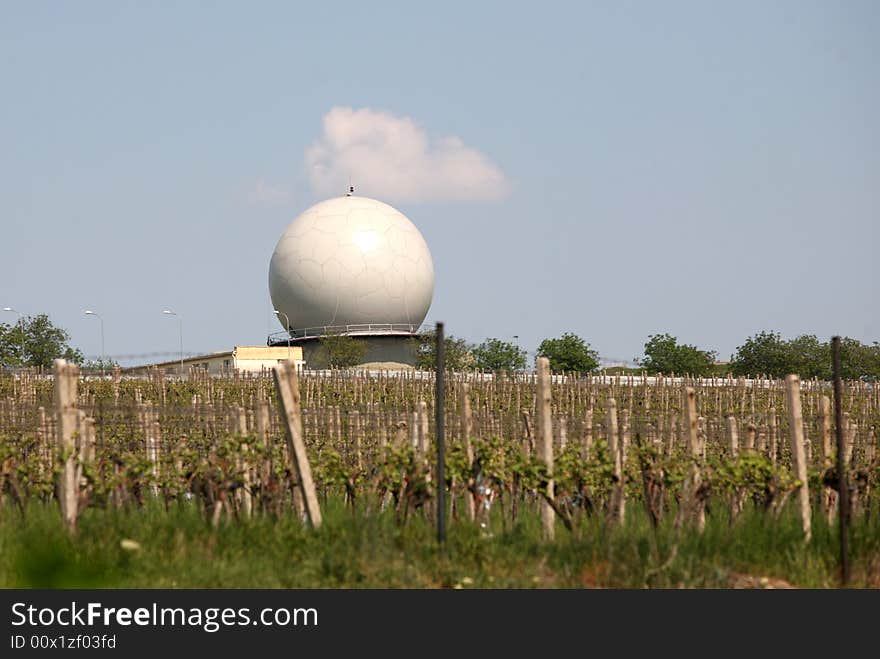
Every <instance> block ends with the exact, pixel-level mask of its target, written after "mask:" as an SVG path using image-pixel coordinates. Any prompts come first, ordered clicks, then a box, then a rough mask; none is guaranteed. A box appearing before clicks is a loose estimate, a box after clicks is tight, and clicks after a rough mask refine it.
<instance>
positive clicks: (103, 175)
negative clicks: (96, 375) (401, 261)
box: [0, 1, 880, 358]
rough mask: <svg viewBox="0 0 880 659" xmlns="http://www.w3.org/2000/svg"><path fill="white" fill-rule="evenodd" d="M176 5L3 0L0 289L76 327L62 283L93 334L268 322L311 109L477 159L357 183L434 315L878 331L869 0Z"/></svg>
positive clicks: (628, 352) (314, 114)
mask: <svg viewBox="0 0 880 659" xmlns="http://www.w3.org/2000/svg"><path fill="white" fill-rule="evenodd" d="M174 5H176V6H174ZM174 5H173V4H172V3H153V4H150V5H147V4H146V3H124V2H106V3H97V2H83V3H55V2H49V3H42V2H27V3H16V4H13V3H4V4H3V6H2V8H0V81H2V90H3V92H2V97H3V102H2V103H0V222H2V234H0V248H2V255H3V256H2V259H0V307H2V306H6V305H10V306H13V307H16V308H17V309H19V310H21V311H23V312H24V313H27V314H34V313H41V312H45V313H49V314H50V315H51V317H52V319H53V320H54V321H55V322H56V323H58V324H60V325H61V326H63V327H65V328H66V329H68V330H69V331H70V333H71V335H72V338H73V341H72V342H73V343H74V344H75V345H78V346H80V347H82V349H83V350H84V351H85V352H86V353H87V354H90V355H94V354H97V353H99V351H100V344H99V334H98V331H97V327H96V321H95V320H94V319H92V318H89V317H87V316H84V315H83V310H84V309H86V308H93V309H95V310H96V311H98V312H99V313H101V314H102V315H103V317H104V320H105V330H106V344H107V346H106V351H107V353H108V354H111V355H122V354H139V353H148V352H161V351H167V352H174V351H176V349H177V326H176V324H175V323H174V322H173V321H172V320H171V319H169V318H167V317H165V316H163V315H162V314H161V310H162V309H163V308H166V307H171V308H173V309H175V310H176V311H178V312H179V313H181V314H182V315H183V317H184V321H183V323H184V343H185V350H186V351H187V352H189V351H209V350H219V349H225V348H228V347H230V346H231V345H234V344H261V343H263V342H264V341H265V336H266V334H267V331H270V330H271V331H276V330H277V329H280V326H278V325H277V323H276V321H275V320H274V319H273V318H272V317H271V314H270V307H269V301H268V289H267V282H266V278H267V270H268V263H269V258H270V256H271V253H272V250H273V249H274V246H275V243H276V241H277V240H278V237H279V236H280V235H281V233H282V231H283V230H284V228H285V227H286V226H287V224H288V223H289V222H290V221H292V220H293V219H294V217H296V216H297V215H298V214H299V213H300V212H301V211H303V210H304V209H305V208H307V207H308V206H310V205H312V204H313V203H315V202H316V201H319V200H320V199H322V198H324V197H325V196H326V189H327V186H328V185H330V186H331V187H332V180H331V181H330V182H329V183H328V182H327V181H323V182H316V181H315V180H314V176H312V174H313V172H312V171H311V170H310V169H309V166H308V159H307V152H308V150H309V149H310V147H312V146H313V145H315V144H316V143H319V142H320V140H321V139H322V136H324V132H325V128H324V124H323V121H324V119H325V117H327V116H328V114H329V113H330V112H331V111H332V110H333V108H352V109H353V110H355V111H357V110H364V109H369V111H370V112H369V113H368V115H367V116H368V118H369V116H383V117H390V118H391V120H393V121H399V122H406V121H407V120H410V121H411V123H412V124H413V125H415V126H416V127H417V129H418V131H420V134H423V135H424V136H425V139H426V140H427V142H426V143H427V144H428V147H427V148H429V149H434V148H436V146H437V144H441V143H445V142H443V140H444V138H448V137H455V138H457V139H458V141H457V142H455V143H456V144H459V145H460V147H461V149H463V150H465V151H467V152H468V153H471V154H474V153H475V154H477V155H478V156H479V157H480V158H482V159H483V160H482V161H481V162H482V163H483V165H484V168H487V169H484V170H483V173H484V174H485V171H488V170H491V171H492V172H495V173H496V174H498V176H500V177H502V179H503V181H502V184H499V185H496V186H495V187H494V188H492V189H491V190H490V189H488V188H487V189H481V188H480V182H481V181H483V180H484V179H481V178H480V176H481V173H480V172H479V171H478V172H477V173H476V174H475V178H474V180H475V181H476V183H475V184H474V189H473V190H470V191H469V192H468V193H467V194H459V195H456V194H453V193H452V192H451V191H450V187H449V186H448V185H447V186H445V187H444V185H443V181H442V180H441V178H442V177H440V176H439V175H438V177H437V178H436V179H432V184H431V185H434V184H436V189H434V188H432V187H431V186H430V185H425V186H422V187H424V188H425V189H424V191H423V193H422V191H421V188H420V190H418V191H416V192H415V193H413V192H412V191H410V192H408V193H401V191H400V189H399V188H396V187H394V186H391V187H389V185H391V183H392V181H391V179H390V178H389V180H388V181H387V184H384V183H383V182H382V181H381V179H379V180H376V181H372V182H371V184H372V185H373V188H374V189H365V188H364V187H359V189H358V192H359V193H360V194H364V195H366V196H372V197H376V198H379V199H382V200H384V201H387V202H389V203H391V204H393V205H394V206H396V207H397V208H399V209H400V210H401V211H403V212H404V213H406V214H407V216H409V217H410V218H411V219H412V220H413V221H414V222H415V223H416V224H417V225H418V227H419V228H420V229H421V231H422V233H423V234H424V236H425V238H426V240H427V242H428V244H429V246H430V247H431V250H432V253H433V257H434V265H435V274H436V286H435V296H434V303H433V306H432V307H431V310H430V311H429V313H428V321H429V322H433V321H436V320H443V321H444V322H445V323H446V326H447V332H451V333H452V334H455V335H457V336H462V337H465V338H467V339H469V340H472V341H480V340H482V339H484V338H486V337H498V338H502V339H510V338H511V337H512V336H513V335H518V336H519V343H520V345H522V346H523V347H526V348H528V349H529V350H531V351H534V349H535V348H536V347H537V345H538V343H539V342H540V340H541V339H543V338H546V337H552V336H558V335H560V334H562V333H563V332H566V331H571V332H575V333H577V334H579V335H581V336H583V337H584V338H585V339H586V340H587V341H589V342H590V344H591V345H592V346H593V347H594V348H596V349H597V350H599V352H600V353H601V354H602V355H603V356H604V357H608V358H632V357H634V356H636V355H639V354H640V353H641V349H642V346H643V344H644V342H645V341H646V339H647V337H648V335H649V334H652V333H658V332H669V333H671V334H673V335H676V336H678V337H679V338H680V339H681V340H682V341H685V342H688V343H695V344H697V345H699V346H701V347H703V348H706V349H712V350H716V351H718V353H719V356H720V357H721V358H727V357H729V355H730V354H731V353H732V352H733V351H734V350H735V348H736V346H737V345H739V344H741V343H742V341H743V340H744V339H745V338H746V337H748V336H750V335H753V334H755V333H756V332H758V331H761V330H765V329H766V330H775V331H779V332H781V333H782V334H783V335H784V336H794V335H796V334H800V333H805V332H806V333H815V334H817V335H819V336H820V337H821V338H827V337H828V336H830V335H831V334H834V333H840V334H843V335H848V336H851V337H854V338H857V339H860V340H862V341H869V342H870V341H876V340H880V311H878V309H880V305H878V268H877V265H876V252H877V247H878V229H877V226H878V221H880V203H878V202H880V134H878V123H880V122H878V117H880V40H878V39H877V34H880V5H878V4H877V3H875V2H856V1H852V2H830V1H829V2H806V1H799V2H774V3H765V2H736V3H732V2H730V3H719V2H663V3H660V2H633V3H627V2H602V3H597V2H584V3H580V2H578V3H557V2H542V3H530V4H522V5H520V4H515V3H472V2H461V3H458V2H445V3H430V4H427V3H426V4H424V5H422V6H419V5H418V4H416V3H411V2H408V3H327V4H325V3H289V2H279V3H269V2H254V3H210V4H207V3H195V2H191V3H174ZM382 155H383V156H386V157H389V158H393V157H394V155H395V154H393V153H390V154H389V153H384V152H383V154H382ZM430 155H431V154H430V153H429V154H427V156H426V157H425V158H424V159H423V162H424V163H427V164H425V165H424V167H425V172H426V173H427V174H431V173H432V172H433V171H434V170H432V169H431V168H432V167H434V165H432V164H431V163H432V162H434V161H433V160H431V159H430V157H429V156H430ZM420 162H422V161H420ZM389 177H390V174H389ZM486 180H488V179H486ZM495 182H496V183H498V180H497V179H495ZM355 183H356V184H357V181H355ZM346 184H347V181H344V182H342V183H341V186H340V190H339V192H340V193H341V192H343V191H344V186H345V185H346ZM487 186H489V187H491V186H490V185H489V184H488V183H487ZM462 197H463V198H462ZM0 320H3V321H5V322H14V320H15V316H14V315H13V314H4V315H3V317H2V318H0Z"/></svg>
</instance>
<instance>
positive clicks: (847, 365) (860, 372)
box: [828, 337, 880, 380]
mask: <svg viewBox="0 0 880 659" xmlns="http://www.w3.org/2000/svg"><path fill="white" fill-rule="evenodd" d="M828 364H829V366H828V373H829V375H828V377H829V378H830V377H831V376H830V373H831V365H830V364H831V345H830V343H829V344H828ZM840 371H841V373H840V376H841V377H842V378H843V379H845V380H857V379H859V378H868V379H872V380H880V343H878V342H877V341H874V343H873V344H871V345H866V344H864V343H862V342H860V341H857V340H856V339H850V338H849V337H843V338H842V339H841V340H840Z"/></svg>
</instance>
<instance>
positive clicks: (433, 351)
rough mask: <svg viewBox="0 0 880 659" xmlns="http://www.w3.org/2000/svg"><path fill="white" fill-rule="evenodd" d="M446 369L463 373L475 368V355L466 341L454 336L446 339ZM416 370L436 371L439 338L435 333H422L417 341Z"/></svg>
mask: <svg viewBox="0 0 880 659" xmlns="http://www.w3.org/2000/svg"><path fill="white" fill-rule="evenodd" d="M443 344H444V346H445V347H446V351H445V357H446V368H447V369H448V370H451V371H463V370H465V369H469V368H473V367H474V355H473V353H472V352H471V347H470V346H469V345H468V343H467V341H465V340H464V339H457V338H455V337H454V336H452V335H449V336H446V337H444V341H443ZM414 349H415V353H416V368H418V369H421V370H423V371H429V370H432V369H434V367H435V366H436V364H437V337H436V336H435V334H434V332H422V333H421V334H419V335H418V336H417V337H416V339H415V348H414Z"/></svg>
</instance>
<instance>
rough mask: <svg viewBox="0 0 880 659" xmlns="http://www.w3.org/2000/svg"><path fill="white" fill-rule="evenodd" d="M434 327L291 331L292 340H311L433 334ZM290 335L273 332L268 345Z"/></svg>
mask: <svg viewBox="0 0 880 659" xmlns="http://www.w3.org/2000/svg"><path fill="white" fill-rule="evenodd" d="M433 331H434V327H433V326H432V325H408V324H406V323H363V324H358V325H324V326H323V327H304V328H301V329H291V330H290V338H291V339H309V338H319V337H322V336H332V335H335V334H342V335H346V336H358V335H361V336H369V335H377V334H394V335H411V334H421V333H423V332H433ZM287 339H288V334H287V332H285V331H283V330H282V331H280V332H273V333H272V334H270V335H269V337H268V340H267V345H270V346H271V345H279V344H283V343H284V342H286V341H287Z"/></svg>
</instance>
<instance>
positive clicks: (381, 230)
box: [269, 196, 434, 330]
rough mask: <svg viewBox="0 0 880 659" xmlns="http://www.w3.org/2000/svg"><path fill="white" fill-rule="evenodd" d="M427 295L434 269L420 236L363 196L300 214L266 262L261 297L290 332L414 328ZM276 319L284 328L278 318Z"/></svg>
mask: <svg viewBox="0 0 880 659" xmlns="http://www.w3.org/2000/svg"><path fill="white" fill-rule="evenodd" d="M433 294H434V264H433V261H432V260H431V252H430V251H429V250H428V245H427V243H425V239H424V238H423V237H422V234H421V233H420V232H419V230H418V229H417V228H416V226H415V225H414V224H413V223H412V222H410V220H409V219H408V218H407V217H406V216H405V215H404V214H403V213H401V212H400V211H398V210H397V209H395V208H392V207H391V206H389V205H388V204H384V203H382V202H381V201H376V200H375V199H368V198H366V197H356V196H345V197H338V198H335V199H328V200H327V201H322V202H321V203H319V204H315V205H314V206H312V207H311V208H309V209H308V210H306V211H305V212H304V213H303V214H302V215H300V216H299V217H297V218H296V219H295V220H294V221H293V222H291V224H290V226H288V227H287V230H286V231H285V232H284V233H283V234H282V236H281V238H280V239H279V240H278V244H277V245H276V246H275V252H274V253H273V254H272V260H271V262H270V263H269V295H270V296H271V298H272V303H273V304H274V305H275V309H276V310H278V311H280V312H282V313H283V314H286V315H287V317H288V318H289V319H290V328H291V329H294V330H301V329H307V328H319V327H326V326H342V325H361V324H386V323H394V324H406V325H413V326H415V327H417V326H419V325H421V324H422V322H423V321H424V320H425V315H426V314H427V313H428V307H430V306H431V298H432V296H433ZM278 319H279V321H280V322H281V325H282V327H284V328H285V329H286V328H287V322H286V319H285V318H284V317H283V316H282V315H281V314H279V315H278Z"/></svg>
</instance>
